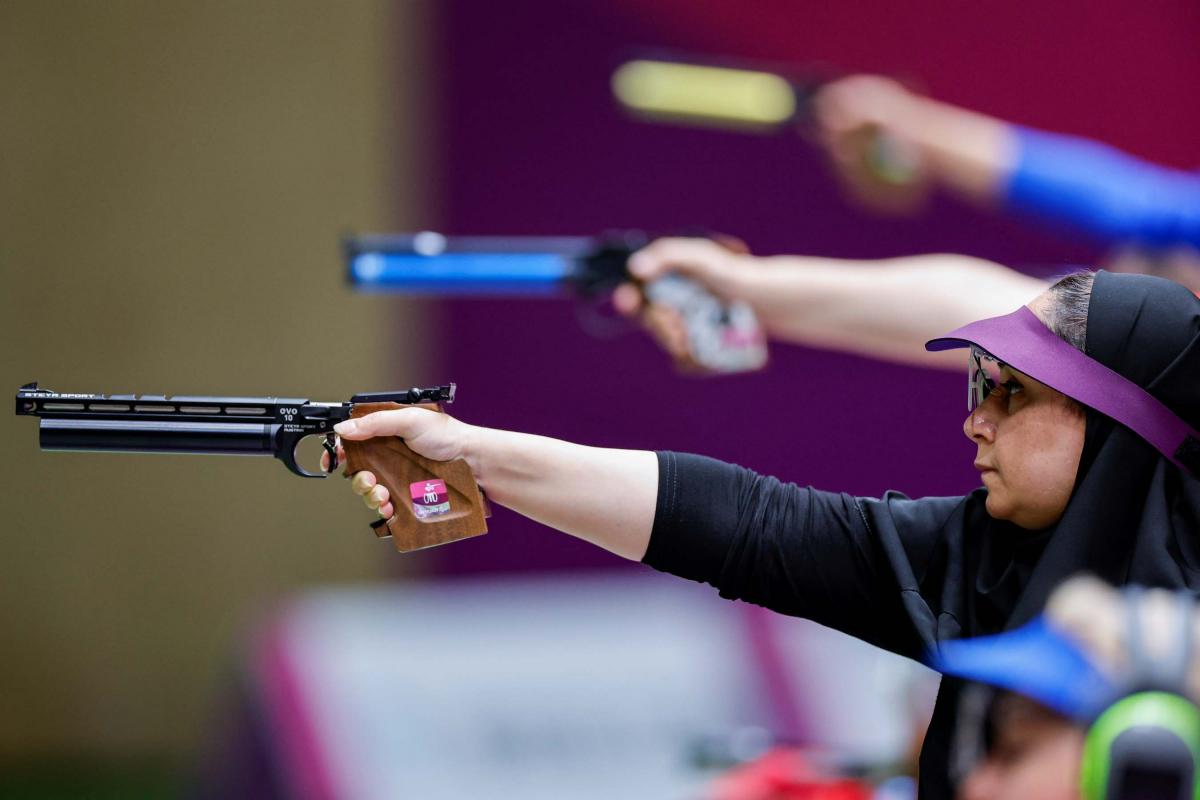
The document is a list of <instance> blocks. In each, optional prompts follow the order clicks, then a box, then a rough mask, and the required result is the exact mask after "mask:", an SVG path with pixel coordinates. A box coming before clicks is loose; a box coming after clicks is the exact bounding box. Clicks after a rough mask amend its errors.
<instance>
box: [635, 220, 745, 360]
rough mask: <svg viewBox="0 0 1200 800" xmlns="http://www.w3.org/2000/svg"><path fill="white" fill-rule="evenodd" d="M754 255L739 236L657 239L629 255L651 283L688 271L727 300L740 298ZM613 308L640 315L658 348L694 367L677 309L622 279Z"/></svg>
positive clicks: (637, 275) (642, 280)
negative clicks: (650, 300) (653, 299)
mask: <svg viewBox="0 0 1200 800" xmlns="http://www.w3.org/2000/svg"><path fill="white" fill-rule="evenodd" d="M753 261H754V258H753V256H750V255H748V254H747V253H746V248H745V245H743V244H742V243H741V242H739V241H737V240H735V239H721V240H719V241H718V240H714V239H702V238H678V237H676V238H668V239H658V240H656V241H654V242H652V243H650V244H649V245H647V246H646V247H644V248H642V249H641V250H639V251H638V252H636V253H634V254H633V256H632V257H630V259H629V272H630V274H631V275H632V276H633V277H634V278H636V279H637V280H638V281H639V282H640V283H642V284H646V283H650V282H651V281H654V280H655V279H657V278H661V277H663V276H664V275H668V274H676V275H683V276H685V277H688V278H691V279H692V280H694V281H696V282H697V283H699V284H700V285H702V286H703V287H704V288H706V289H708V290H709V291H710V292H712V293H713V294H715V295H716V296H717V297H719V298H721V299H722V300H726V301H729V300H733V299H737V295H738V285H739V281H740V279H741V277H743V276H744V275H745V274H746V272H747V270H748V269H750V267H751V264H752V262H753ZM613 306H614V307H615V308H616V309H617V311H618V312H619V313H621V314H624V315H626V316H630V317H633V316H636V317H638V319H639V320H640V321H641V322H642V324H643V325H644V326H645V328H646V330H648V331H649V332H650V335H651V336H653V337H654V339H655V341H657V342H658V344H659V346H660V347H662V348H663V349H664V350H666V351H667V353H668V354H669V355H670V356H671V357H672V358H673V359H675V361H676V363H677V364H678V365H679V366H680V367H681V368H683V369H691V368H694V366H695V364H694V363H693V361H692V357H691V352H690V349H689V347H688V334H687V327H686V326H685V325H684V322H683V318H682V317H681V316H680V315H679V312H677V311H676V310H675V309H673V308H669V307H666V306H662V305H658V304H653V303H647V302H646V300H645V297H644V296H643V295H642V290H641V288H640V287H639V286H637V285H635V284H633V283H623V284H621V285H620V286H618V287H617V288H616V291H615V292H614V293H613Z"/></svg>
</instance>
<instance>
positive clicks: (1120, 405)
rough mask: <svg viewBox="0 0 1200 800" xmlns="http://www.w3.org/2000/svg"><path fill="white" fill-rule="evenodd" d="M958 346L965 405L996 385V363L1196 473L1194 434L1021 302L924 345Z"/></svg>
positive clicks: (1199, 453) (1198, 440) (1199, 445)
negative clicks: (964, 368)
mask: <svg viewBox="0 0 1200 800" xmlns="http://www.w3.org/2000/svg"><path fill="white" fill-rule="evenodd" d="M958 347H969V348H971V359H970V367H969V370H970V372H969V374H968V381H969V383H968V398H967V407H968V409H969V410H974V408H975V407H976V406H977V405H978V404H979V403H981V402H983V400H984V399H985V398H986V397H987V395H988V393H989V392H990V391H991V390H992V389H993V388H995V386H996V381H997V375H998V367H999V366H1001V365H1008V366H1010V367H1011V368H1012V369H1015V370H1018V371H1020V372H1022V373H1024V374H1025V375H1028V376H1029V377H1031V378H1033V379H1034V380H1036V381H1040V382H1041V383H1044V384H1046V385H1047V386H1049V387H1050V388H1052V389H1056V390H1058V391H1060V392H1062V393H1063V394H1065V395H1066V396H1067V397H1070V398H1071V399H1073V400H1075V401H1077V402H1080V403H1082V404H1083V405H1085V406H1088V407H1089V408H1092V409H1094V410H1096V411H1098V412H1100V413H1101V414H1103V415H1105V416H1106V417H1109V418H1110V419H1113V420H1115V421H1116V422H1119V423H1120V424H1122V425H1124V426H1125V427H1126V428H1128V429H1129V430H1131V431H1133V432H1134V433H1136V434H1137V435H1138V436H1140V437H1141V438H1142V439H1144V440H1145V441H1146V442H1148V443H1149V444H1150V445H1151V446H1152V447H1153V448H1154V449H1155V450H1157V451H1158V452H1160V453H1162V455H1163V457H1164V458H1166V459H1167V460H1168V461H1170V462H1171V463H1172V464H1175V465H1176V466H1177V467H1179V468H1180V469H1182V470H1184V471H1185V472H1187V473H1190V474H1191V475H1193V476H1195V477H1200V433H1197V432H1196V431H1195V430H1194V429H1193V428H1192V427H1191V426H1190V425H1188V424H1187V423H1186V422H1184V421H1183V420H1182V419H1180V418H1179V417H1178V416H1177V415H1176V414H1175V413H1174V412H1172V411H1171V409H1169V408H1167V407H1166V406H1165V405H1163V404H1162V403H1161V402H1159V400H1158V399H1157V398H1155V397H1154V396H1153V395H1151V394H1150V393H1149V392H1147V391H1146V390H1145V389H1143V388H1142V387H1140V386H1138V385H1137V384H1136V383H1134V382H1133V381H1131V380H1129V379H1127V378H1125V377H1124V376H1122V375H1120V374H1118V373H1116V372H1114V371H1113V370H1111V369H1109V368H1108V367H1106V366H1104V365H1103V364H1101V363H1100V362H1099V361H1096V360H1095V359H1092V358H1089V357H1088V356H1087V355H1085V354H1084V353H1083V352H1081V351H1080V350H1077V349H1076V348H1074V347H1072V346H1071V345H1070V344H1068V343H1067V342H1065V341H1063V340H1062V339H1060V338H1059V337H1058V336H1056V335H1055V334H1054V332H1053V331H1051V330H1050V329H1049V328H1047V327H1046V326H1045V325H1044V324H1042V321H1041V320H1040V319H1038V318H1037V316H1036V315H1035V314H1034V313H1033V312H1032V311H1030V310H1029V309H1028V308H1026V307H1025V306H1021V308H1019V309H1017V310H1016V311H1014V312H1012V313H1011V314H1006V315H1004V316H1002V317H991V318H989V319H982V320H979V321H978V322H972V323H970V324H969V325H964V326H963V327H961V328H959V329H957V330H954V331H951V332H950V333H948V334H946V335H945V336H942V337H939V338H937V339H931V340H929V341H928V342H926V343H925V349H926V350H930V351H937V350H953V349H955V348H958Z"/></svg>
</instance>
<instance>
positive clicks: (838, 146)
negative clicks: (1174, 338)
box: [817, 75, 1200, 247]
mask: <svg viewBox="0 0 1200 800" xmlns="http://www.w3.org/2000/svg"><path fill="white" fill-rule="evenodd" d="M817 109H818V121H819V124H820V126H821V132H822V135H823V138H824V141H825V144H826V147H827V149H828V150H829V153H830V155H831V156H832V158H833V160H834V163H835V164H836V165H837V166H838V168H839V172H840V173H841V174H842V175H843V177H845V178H847V179H848V182H849V185H850V186H851V188H853V189H854V190H856V191H859V192H861V193H862V194H863V196H864V197H865V199H868V200H870V199H872V195H873V193H875V194H881V195H883V194H886V193H887V192H888V191H889V187H888V185H887V182H886V181H884V180H879V179H878V176H875V177H872V174H871V172H870V170H869V169H866V168H865V166H864V164H865V163H866V155H867V154H866V152H865V151H864V142H869V141H870V138H869V137H865V136H863V135H862V133H863V131H881V132H883V133H885V134H887V135H888V136H890V137H892V138H894V139H895V140H897V141H899V142H901V143H903V144H904V145H905V147H906V148H907V149H908V150H910V151H911V152H913V153H914V154H915V160H916V162H917V163H918V165H919V167H920V169H919V170H918V173H919V178H918V179H919V180H925V181H929V182H932V183H935V184H939V185H942V186H946V187H948V188H950V189H952V190H954V191H956V192H958V193H959V194H961V195H963V196H965V197H968V198H970V199H972V200H976V201H980V202H984V203H988V204H991V205H996V206H1005V207H1008V208H1010V209H1012V210H1015V211H1020V212H1025V213H1028V214H1030V215H1034V216H1037V217H1040V218H1042V219H1045V220H1047V221H1050V222H1056V223H1063V224H1067V225H1070V226H1072V227H1074V228H1076V229H1078V230H1081V231H1083V232H1085V233H1087V234H1090V235H1091V236H1093V237H1095V238H1097V239H1099V240H1101V241H1105V242H1127V241H1129V242H1137V243H1141V244H1147V245H1152V246H1158V247H1164V246H1170V245H1179V244H1190V245H1192V246H1200V175H1197V174H1195V173H1191V172H1184V171H1182V170H1176V169H1169V168H1166V167H1161V166H1158V165H1156V164H1151V163H1149V162H1147V161H1143V160H1141V159H1138V158H1135V157H1133V156H1130V155H1128V154H1126V153H1122V152H1121V151H1119V150H1117V149H1115V148H1112V147H1109V146H1107V145H1103V144H1100V143H1098V142H1094V141H1091V140H1089V139H1085V138H1082V137H1077V136H1063V135H1060V134H1053V133H1043V132H1041V131H1036V130H1032V129H1029V128H1022V127H1019V126H1016V125H1012V124H1010V123H1007V122H1004V121H1002V120H998V119H995V118H993V117H989V116H986V115H984V114H979V113H976V112H974V111H969V110H967V109H964V108H960V107H957V106H953V105H950V104H949V103H942V102H939V101H937V100H933V99H931V98H928V97H923V96H921V95H918V94H915V93H913V92H910V91H908V90H907V89H906V88H904V87H903V86H902V85H900V84H899V83H897V82H895V81H893V80H890V79H888V78H882V77H878V76H871V75H857V76H853V77H850V78H845V79H842V80H840V81H835V82H834V83H832V84H830V85H829V86H827V87H826V88H825V89H824V90H822V92H821V94H820V95H819V96H818V99H817Z"/></svg>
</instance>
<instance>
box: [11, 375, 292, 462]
mask: <svg viewBox="0 0 1200 800" xmlns="http://www.w3.org/2000/svg"><path fill="white" fill-rule="evenodd" d="M16 400H17V402H16V411H17V414H20V415H28V416H36V417H38V418H39V420H38V427H39V433H40V436H39V438H40V443H41V447H42V449H43V450H72V451H80V450H85V451H86V450H90V451H100V452H125V453H212V454H217V455H262V456H271V455H276V450H277V449H278V440H279V438H280V437H279V433H280V430H281V428H282V427H284V426H285V425H288V424H291V423H293V422H294V421H295V419H296V418H297V417H298V416H299V415H300V411H301V409H302V408H304V407H305V404H306V403H307V400H305V399H302V398H277V397H197V396H180V395H176V396H173V397H167V396H165V395H132V394H129V395H103V394H77V393H70V394H67V393H59V392H52V391H49V390H46V389H41V388H39V387H38V386H37V384H27V385H25V386H22V387H21V390H20V391H19V392H18V393H17V398H16Z"/></svg>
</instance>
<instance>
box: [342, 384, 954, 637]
mask: <svg viewBox="0 0 1200 800" xmlns="http://www.w3.org/2000/svg"><path fill="white" fill-rule="evenodd" d="M356 422H357V424H356V425H355V426H349V425H347V424H345V423H342V424H339V425H338V427H337V430H338V433H339V434H341V436H342V437H343V438H344V439H363V438H368V437H370V436H374V435H383V436H386V435H395V436H402V437H404V439H405V441H406V443H407V444H408V446H409V447H411V448H412V449H413V450H414V451H416V452H418V453H421V454H422V455H425V456H426V457H428V458H433V459H436V460H445V459H451V458H458V457H462V458H465V459H466V460H467V462H468V463H469V464H470V465H471V468H472V470H473V471H474V472H475V476H476V478H477V480H478V481H479V483H480V485H481V486H482V487H484V488H485V489H486V491H487V493H488V496H489V497H490V498H491V499H492V500H494V501H495V502H497V503H500V504H501V505H504V506H506V507H508V508H511V509H512V510H514V511H516V512H518V513H520V514H523V515H525V516H527V517H530V518H532V519H535V520H538V521H539V522H542V523H544V524H546V525H548V526H550V527H552V528H555V529H557V530H560V531H563V532H565V533H568V534H571V535H572V536H577V537H579V538H581V539H585V540H587V541H589V542H592V543H593V544H596V545H599V546H600V547H603V548H605V549H607V550H610V551H612V552H614V553H617V554H618V555H621V556H624V557H626V558H630V559H636V560H644V561H645V562H646V563H647V564H649V565H651V566H653V567H655V568H656V569H659V570H663V571H666V572H671V573H673V574H676V575H679V576H682V577H685V578H690V579H692V580H697V581H704V582H706V583H709V584H712V585H713V586H715V587H717V588H718V589H720V591H721V594H722V595H723V596H725V597H729V598H739V599H743V600H747V601H749V602H752V603H757V604H759V605H763V606H766V607H768V608H771V609H774V610H776V611H781V612H783V613H786V614H793V615H798V616H805V617H808V618H809V619H813V620H816V621H817V622H820V623H822V624H824V625H829V626H832V627H835V628H838V629H839V630H842V631H845V632H847V633H850V634H852V635H855V636H859V637H860V638H863V639H865V640H867V641H870V642H873V643H875V644H878V645H880V646H883V647H887V648H889V649H892V650H896V651H898V652H903V653H905V654H907V655H913V656H915V655H917V654H919V653H920V652H921V651H922V649H923V647H924V646H926V645H928V644H929V643H930V642H931V641H932V637H933V635H934V632H933V631H932V630H931V629H924V628H921V629H914V628H913V626H912V625H911V624H910V623H906V622H905V620H906V619H907V612H906V611H905V608H904V606H903V605H902V604H901V602H900V597H901V594H902V593H903V592H920V591H921V590H922V588H923V587H922V586H921V585H920V580H921V577H920V576H922V575H924V574H925V573H926V571H927V570H926V568H925V565H926V564H928V563H929V562H930V561H931V560H933V559H935V558H936V553H937V552H938V550H939V545H938V542H939V539H940V536H941V531H942V529H943V526H944V523H945V522H946V520H947V519H948V518H949V517H950V516H951V515H952V514H953V513H954V511H955V509H957V508H958V507H959V506H960V505H961V498H941V499H926V500H917V501H912V500H908V499H906V498H902V497H897V496H889V497H887V498H885V499H883V500H860V499H857V498H854V497H850V496H849V495H839V494H830V493H827V492H818V491H815V490H813V489H808V488H801V487H798V486H795V485H794V484H785V483H782V482H780V481H778V480H776V479H774V478H770V477H766V476H762V475H757V474H755V473H754V472H751V471H750V470H747V469H744V468H742V467H737V466H734V465H732V464H725V463H722V462H720V461H715V460H713V459H710V458H704V457H701V456H692V455H684V454H678V453H670V452H664V453H652V452H647V451H637V450H607V449H601V448H593V447H584V446H581V445H575V444H570V443H567V442H562V441H557V440H554V439H548V438H545V437H541V436H531V435H527V434H521V433H512V432H508V431H497V430H490V429H486V428H479V427H475V426H471V425H467V424H465V423H463V422H460V421H458V420H455V419H453V418H452V417H449V416H447V415H445V414H438V413H436V412H433V411H427V410H425V409H420V408H405V409H400V410H396V411H384V412H380V413H376V414H371V415H368V416H365V417H362V418H360V419H359V420H357V421H356ZM354 483H355V489H356V491H358V492H359V493H360V494H362V495H363V496H364V498H365V499H366V501H367V504H368V505H369V506H371V507H373V508H378V509H379V510H380V512H381V513H382V514H384V515H385V516H390V515H391V513H392V511H393V509H392V508H391V500H392V499H391V498H390V497H388V496H387V490H386V489H384V488H383V487H380V486H377V485H374V476H372V475H370V473H365V472H360V473H358V474H357V475H356V476H355V481H354ZM934 588H935V589H936V587H934ZM934 596H936V591H935V592H934Z"/></svg>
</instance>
